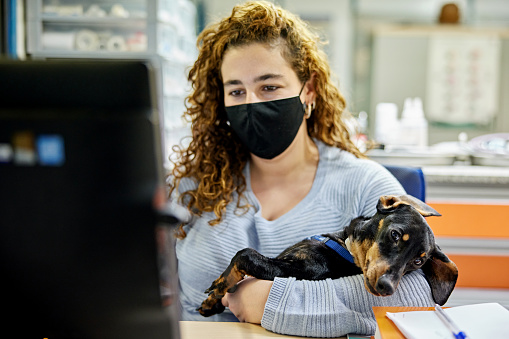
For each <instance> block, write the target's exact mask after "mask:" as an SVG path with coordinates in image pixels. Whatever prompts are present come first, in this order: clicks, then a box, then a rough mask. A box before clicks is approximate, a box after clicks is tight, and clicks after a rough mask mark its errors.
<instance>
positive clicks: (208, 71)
mask: <svg viewBox="0 0 509 339" xmlns="http://www.w3.org/2000/svg"><path fill="white" fill-rule="evenodd" d="M281 41H282V42H283V43H281ZM254 42H256V43H265V44H269V45H271V46H273V45H282V47H283V48H282V50H283V57H284V58H285V60H287V61H288V63H289V64H290V65H291V66H292V68H293V70H294V71H295V72H296V74H297V76H298V78H299V80H300V81H301V82H302V83H304V82H305V81H307V80H308V79H310V77H311V75H312V74H315V80H314V86H315V91H316V107H315V110H314V111H313V114H312V116H311V117H310V118H309V119H308V120H307V129H308V133H309V135H310V136H311V137H312V138H316V139H318V140H321V141H322V142H324V143H325V144H327V145H330V146H335V147H339V148H341V149H343V150H346V151H348V152H351V153H353V154H354V155H355V156H357V157H365V156H364V154H363V153H362V152H360V151H359V150H358V149H357V147H356V146H355V145H354V144H353V143H352V141H351V140H350V135H349V132H348V129H347V128H346V126H345V124H344V122H343V115H344V114H347V113H346V111H345V99H344V98H343V96H342V95H341V93H340V92H339V90H338V88H337V87H336V86H335V85H334V84H333V81H332V79H331V70H330V67H329V64H328V61H327V57H326V55H325V53H324V52H323V51H322V50H321V49H320V48H319V44H320V39H319V38H318V36H317V35H316V34H314V33H312V32H311V30H310V29H309V28H308V26H307V24H306V23H305V22H304V21H302V20H301V19H300V18H298V17H297V16H295V15H293V14H291V13H289V12H288V11H286V10H284V9H282V8H280V7H277V6H275V5H274V4H272V3H270V2H265V1H256V2H247V3H244V4H241V5H237V6H235V7H234V8H233V11H232V13H231V15H230V16H229V17H226V18H224V19H222V20H221V21H219V22H217V23H215V24H212V25H210V26H208V27H207V28H205V29H204V30H203V31H202V32H201V33H200V34H199V36H198V40H197V46H198V50H199V55H198V59H197V60H196V62H195V63H194V65H193V67H192V68H191V70H190V72H189V77H188V80H189V81H190V82H191V84H192V93H191V94H190V95H189V96H188V97H187V98H186V108H187V111H186V112H185V113H184V116H185V118H186V119H187V120H188V121H190V122H191V131H192V140H191V142H190V143H189V145H188V146H187V147H182V146H174V147H173V151H174V152H175V158H174V159H176V160H172V161H173V163H174V165H175V166H174V167H173V170H172V176H173V182H172V183H171V184H170V194H171V193H172V192H173V191H174V190H176V189H178V186H179V184H180V182H181V179H183V178H185V177H187V178H191V179H194V180H195V181H196V182H197V188H196V189H193V190H190V191H187V192H184V193H182V195H181V196H180V201H181V203H184V204H185V205H187V207H188V208H189V209H190V210H192V211H193V212H194V213H196V214H197V215H201V214H202V213H203V212H214V214H215V216H216V219H213V220H211V221H209V224H210V225H215V224H218V223H219V222H221V220H222V218H223V213H224V211H225V209H226V206H227V205H228V204H229V203H231V202H232V200H233V199H234V198H233V196H234V193H235V192H236V193H237V194H238V196H239V199H238V200H237V202H236V204H237V208H238V209H244V210H245V209H247V208H249V205H248V204H247V203H246V204H242V203H241V200H242V199H240V197H242V196H243V192H244V191H245V189H246V180H245V177H244V175H243V174H242V170H243V168H244V166H245V164H246V162H247V160H248V159H249V156H250V155H249V151H248V150H247V149H246V148H245V146H244V145H243V144H242V143H241V142H240V140H239V139H238V138H237V136H236V135H235V134H234V132H233V130H232V128H231V127H230V126H229V125H228V123H227V117H226V113H225V110H224V93H223V83H222V78H221V72H220V70H221V63H222V60H223V56H224V54H225V51H226V50H227V49H228V48H231V47H237V46H242V45H247V44H250V43H254ZM180 231H181V233H180V237H185V233H184V232H183V230H182V227H181V229H180Z"/></svg>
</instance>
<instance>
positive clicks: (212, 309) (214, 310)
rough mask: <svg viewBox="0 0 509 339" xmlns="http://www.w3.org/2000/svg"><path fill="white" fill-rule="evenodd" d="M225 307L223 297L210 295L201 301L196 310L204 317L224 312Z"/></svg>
mask: <svg viewBox="0 0 509 339" xmlns="http://www.w3.org/2000/svg"><path fill="white" fill-rule="evenodd" d="M224 309H225V307H224V306H223V304H222V303H221V299H215V298H211V297H208V298H207V299H206V300H204V301H203V302H202V303H201V306H200V307H199V308H197V309H196V310H197V311H198V312H200V314H201V315H202V316H204V317H210V316H212V315H214V314H219V313H223V311H224Z"/></svg>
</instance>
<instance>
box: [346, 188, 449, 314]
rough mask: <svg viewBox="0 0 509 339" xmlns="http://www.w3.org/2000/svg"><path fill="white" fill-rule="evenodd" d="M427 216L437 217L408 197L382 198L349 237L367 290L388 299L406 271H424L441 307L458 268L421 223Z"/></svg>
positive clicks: (428, 229)
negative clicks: (368, 217) (368, 216)
mask: <svg viewBox="0 0 509 339" xmlns="http://www.w3.org/2000/svg"><path fill="white" fill-rule="evenodd" d="M428 216H440V214H439V213H438V212H437V211H435V210H434V209H433V208H431V207H430V206H428V205H426V204H425V203H423V202H422V201H420V200H418V199H416V198H413V197H411V196H408V195H402V196H392V195H391V196H382V197H380V200H379V201H378V205H377V213H376V214H375V215H374V216H373V217H372V218H370V219H365V220H364V221H363V223H364V224H363V226H362V227H360V228H357V230H356V231H354V232H353V233H352V234H351V235H350V236H349V238H348V247H349V249H350V252H351V253H352V255H353V256H354V258H355V261H356V264H357V265H358V266H359V267H360V268H361V269H362V271H363V273H364V283H365V285H366V289H367V290H368V291H370V292H371V293H373V294H374V295H377V296H387V295H391V294H393V293H394V291H395V290H396V288H397V286H398V284H399V281H400V279H401V277H402V276H403V275H404V274H405V273H407V272H411V271H414V270H417V269H420V268H422V271H423V272H424V274H425V276H426V279H427V281H428V283H429V285H430V287H431V292H432V294H433V299H434V300H435V302H436V303H437V304H440V305H443V304H445V302H446V301H447V299H448V298H449V296H450V294H451V292H452V290H453V289H454V286H455V284H456V280H457V278H458V268H457V267H456V265H455V264H454V263H453V262H452V261H451V260H449V258H448V257H447V256H446V255H445V254H444V253H443V252H442V251H441V250H440V248H439V247H438V245H437V244H436V243H435V237H434V235H433V232H432V230H431V228H430V227H429V225H428V223H427V222H426V220H425V219H424V217H428Z"/></svg>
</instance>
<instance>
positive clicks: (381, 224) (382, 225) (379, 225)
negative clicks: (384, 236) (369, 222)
mask: <svg viewBox="0 0 509 339" xmlns="http://www.w3.org/2000/svg"><path fill="white" fill-rule="evenodd" d="M382 227H384V219H382V220H380V222H379V223H378V230H381V229H382Z"/></svg>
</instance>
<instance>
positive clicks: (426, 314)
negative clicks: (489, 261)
mask: <svg viewBox="0 0 509 339" xmlns="http://www.w3.org/2000/svg"><path fill="white" fill-rule="evenodd" d="M444 312H445V313H447V315H448V316H449V317H450V318H451V319H452V321H453V322H454V323H455V324H456V325H457V326H458V327H459V329H460V330H462V331H463V332H464V333H465V334H466V335H467V338H468V339H485V338H509V310H507V309H506V308H504V307H503V306H502V305H500V304H498V303H485V304H474V305H466V306H457V307H451V308H445V309H444ZM387 317H388V318H389V319H391V320H392V321H393V322H394V324H395V325H396V326H397V327H398V329H399V330H400V331H401V332H402V333H403V334H404V335H405V337H406V338H408V339H451V338H452V339H454V336H453V335H452V333H451V331H450V330H449V329H448V328H447V327H446V325H445V324H444V323H443V322H442V320H440V318H439V317H438V315H437V314H436V311H412V312H399V313H391V312H387Z"/></svg>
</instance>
